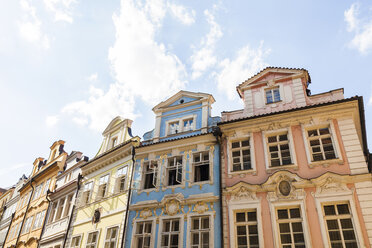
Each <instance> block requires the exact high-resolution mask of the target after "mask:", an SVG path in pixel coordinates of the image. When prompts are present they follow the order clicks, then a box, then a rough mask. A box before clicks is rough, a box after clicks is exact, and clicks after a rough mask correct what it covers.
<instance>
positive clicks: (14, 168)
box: [0, 163, 30, 176]
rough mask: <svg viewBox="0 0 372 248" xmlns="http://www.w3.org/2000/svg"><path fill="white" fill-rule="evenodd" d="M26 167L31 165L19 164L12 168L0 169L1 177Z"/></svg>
mask: <svg viewBox="0 0 372 248" xmlns="http://www.w3.org/2000/svg"><path fill="white" fill-rule="evenodd" d="M26 166H30V163H19V164H15V165H11V166H6V167H4V168H0V176H2V175H7V174H9V172H11V171H15V170H18V169H21V168H24V167H26Z"/></svg>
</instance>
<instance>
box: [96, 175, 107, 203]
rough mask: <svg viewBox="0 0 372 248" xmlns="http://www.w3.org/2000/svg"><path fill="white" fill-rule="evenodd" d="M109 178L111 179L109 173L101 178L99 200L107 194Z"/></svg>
mask: <svg viewBox="0 0 372 248" xmlns="http://www.w3.org/2000/svg"><path fill="white" fill-rule="evenodd" d="M108 180H109V175H105V176H102V177H101V178H100V179H99V186H98V195H97V199H98V200H99V199H101V198H103V197H105V196H106V193H107V191H108Z"/></svg>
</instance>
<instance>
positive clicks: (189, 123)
mask: <svg viewBox="0 0 372 248" xmlns="http://www.w3.org/2000/svg"><path fill="white" fill-rule="evenodd" d="M193 129H194V119H187V120H183V131H184V132H187V131H191V130H193Z"/></svg>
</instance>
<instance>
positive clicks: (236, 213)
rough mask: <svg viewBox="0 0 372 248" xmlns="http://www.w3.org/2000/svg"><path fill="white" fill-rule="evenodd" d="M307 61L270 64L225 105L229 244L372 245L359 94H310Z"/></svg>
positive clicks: (370, 189) (370, 186)
mask: <svg viewBox="0 0 372 248" xmlns="http://www.w3.org/2000/svg"><path fill="white" fill-rule="evenodd" d="M310 83H311V80H310V76H309V74H308V72H307V71H306V70H304V69H288V68H277V67H268V68H266V69H264V70H262V71H261V72H260V73H258V74H257V75H255V76H253V77H251V78H250V79H248V80H246V81H245V82H243V83H242V84H240V85H239V86H238V87H237V91H238V94H239V95H240V97H241V98H242V100H243V101H244V109H242V110H237V111H231V112H223V113H222V121H221V122H220V123H219V127H220V129H221V131H222V139H221V170H222V171H221V179H222V181H221V184H222V194H223V195H222V209H223V210H222V212H223V232H222V233H223V237H222V238H223V244H224V247H239V248H243V247H286V248H287V247H343V248H346V247H371V246H372V177H371V174H370V173H369V170H368V162H369V161H368V159H369V152H368V149H367V143H366V133H365V124H364V110H363V100H362V98H361V97H352V98H347V99H345V98H344V95H343V89H337V90H332V91H329V92H326V93H322V94H317V95H311V94H310V90H309V89H308V86H309V84H310Z"/></svg>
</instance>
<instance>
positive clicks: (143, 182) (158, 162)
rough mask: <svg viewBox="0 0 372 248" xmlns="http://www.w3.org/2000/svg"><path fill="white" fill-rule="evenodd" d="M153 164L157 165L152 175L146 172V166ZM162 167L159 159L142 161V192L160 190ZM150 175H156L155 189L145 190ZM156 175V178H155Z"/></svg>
mask: <svg viewBox="0 0 372 248" xmlns="http://www.w3.org/2000/svg"><path fill="white" fill-rule="evenodd" d="M152 162H155V163H156V169H155V170H153V172H152V173H150V172H148V171H147V170H145V166H147V163H149V164H151V163H152ZM160 166H161V160H159V159H147V160H142V161H141V167H140V168H141V182H140V189H139V190H140V191H145V192H146V191H147V192H148V191H152V190H156V189H158V188H159V184H160V182H159V180H160V176H159V175H160ZM149 174H154V175H153V180H152V182H153V183H154V178H155V185H153V186H154V187H152V188H145V184H146V175H149ZM155 174H156V176H155Z"/></svg>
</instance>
